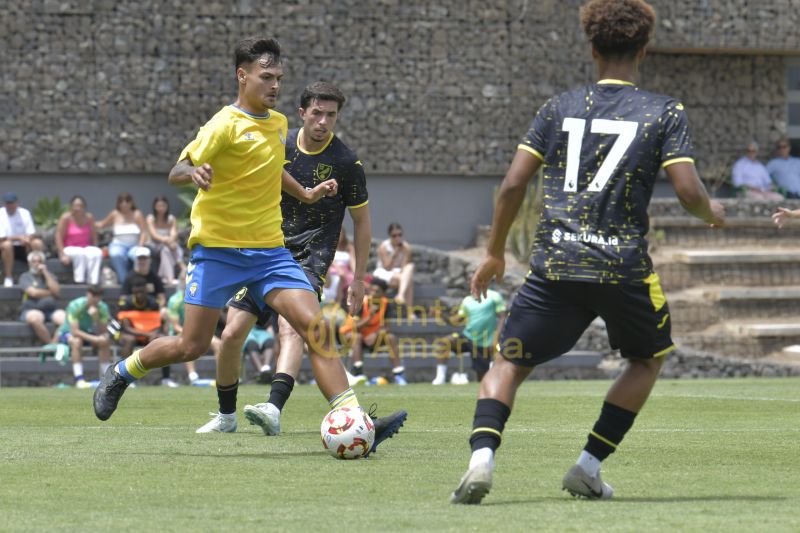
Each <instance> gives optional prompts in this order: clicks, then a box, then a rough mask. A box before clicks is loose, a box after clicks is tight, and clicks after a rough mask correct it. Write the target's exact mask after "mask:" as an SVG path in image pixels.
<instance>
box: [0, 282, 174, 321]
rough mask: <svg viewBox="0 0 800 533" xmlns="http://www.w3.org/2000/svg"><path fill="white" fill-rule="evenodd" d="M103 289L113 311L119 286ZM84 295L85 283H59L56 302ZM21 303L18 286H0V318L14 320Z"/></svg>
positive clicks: (104, 299) (63, 302) (168, 290)
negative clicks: (59, 291)
mask: <svg viewBox="0 0 800 533" xmlns="http://www.w3.org/2000/svg"><path fill="white" fill-rule="evenodd" d="M104 289H105V290H104V293H103V301H105V302H106V303H107V304H108V305H109V307H110V308H111V310H112V311H114V310H115V309H116V305H117V300H118V299H119V295H120V286H119V285H112V286H108V287H104ZM173 292H175V289H174V288H167V291H166V294H167V298H169V297H170V295H172V293H173ZM85 295H86V285H74V284H61V293H60V295H59V297H58V304H59V306H60V307H61V309H64V308H65V307H66V306H67V305H68V304H69V302H70V301H72V300H74V299H75V298H78V297H80V296H85ZM21 304H22V290H21V289H20V288H19V287H0V320H16V319H17V318H19V310H20V306H21Z"/></svg>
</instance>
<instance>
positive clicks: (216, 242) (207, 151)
mask: <svg viewBox="0 0 800 533" xmlns="http://www.w3.org/2000/svg"><path fill="white" fill-rule="evenodd" d="M287 129H288V121H287V120H286V116H284V115H282V114H281V113H278V112H277V111H273V110H271V111H269V112H268V113H267V114H265V115H254V114H252V113H248V112H247V111H244V110H242V109H240V108H238V107H236V106H233V105H229V106H225V107H223V108H222V109H221V110H220V111H218V112H217V114H216V115H214V116H213V117H212V118H211V120H209V121H208V122H207V123H206V124H205V125H204V126H203V127H202V128H200V131H199V132H198V133H197V137H195V139H194V140H193V141H192V142H190V143H189V145H188V146H186V148H184V149H183V151H182V152H181V155H180V157H179V158H178V161H182V160H184V159H189V160H190V161H191V162H192V164H193V165H195V166H200V165H202V164H204V163H208V164H209V165H211V168H212V169H213V171H214V176H213V178H212V180H211V189H210V190H208V191H204V190H202V189H198V190H197V196H195V199H194V203H193V204H192V214H191V222H192V231H191V234H190V235H189V248H191V247H192V246H194V245H195V244H201V245H203V246H206V247H209V248H276V247H279V246H283V232H282V231H281V222H282V217H281V174H282V171H283V162H284V158H285V154H286V146H285V145H286V134H287Z"/></svg>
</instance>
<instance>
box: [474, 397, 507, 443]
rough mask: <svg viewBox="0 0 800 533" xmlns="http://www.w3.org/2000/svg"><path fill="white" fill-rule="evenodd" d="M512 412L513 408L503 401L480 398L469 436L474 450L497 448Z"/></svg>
mask: <svg viewBox="0 0 800 533" xmlns="http://www.w3.org/2000/svg"><path fill="white" fill-rule="evenodd" d="M510 414H511V408H510V407H509V406H507V405H506V404H504V403H503V402H501V401H498V400H493V399H491V398H484V399H482V400H478V402H477V404H476V405H475V418H474V419H473V420H472V434H471V435H470V437H469V444H470V446H471V447H472V451H473V452H474V451H475V450H479V449H481V448H490V449H491V450H492V451H495V450H497V448H499V447H500V441H501V440H502V437H503V428H505V426H506V421H507V420H508V417H509V415H510Z"/></svg>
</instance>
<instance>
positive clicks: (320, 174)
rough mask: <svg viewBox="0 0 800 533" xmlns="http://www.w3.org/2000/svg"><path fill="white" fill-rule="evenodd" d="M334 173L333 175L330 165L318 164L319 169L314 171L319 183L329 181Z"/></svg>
mask: <svg viewBox="0 0 800 533" xmlns="http://www.w3.org/2000/svg"><path fill="white" fill-rule="evenodd" d="M332 173H333V167H332V166H330V165H326V164H325V163H319V164H317V168H316V169H314V174H316V176H317V178H318V179H319V181H325V180H327V179H330V177H331V174H332Z"/></svg>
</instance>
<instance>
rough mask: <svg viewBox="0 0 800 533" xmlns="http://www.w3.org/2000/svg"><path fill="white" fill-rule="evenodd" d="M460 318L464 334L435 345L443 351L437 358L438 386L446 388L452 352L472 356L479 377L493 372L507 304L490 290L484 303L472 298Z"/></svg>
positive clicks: (465, 302)
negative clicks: (444, 385)
mask: <svg viewBox="0 0 800 533" xmlns="http://www.w3.org/2000/svg"><path fill="white" fill-rule="evenodd" d="M457 317H458V318H460V319H461V320H459V321H460V322H461V323H462V324H465V327H464V330H463V331H462V332H461V333H460V334H458V333H454V334H453V335H452V336H450V337H445V338H442V339H439V340H437V341H436V342H435V343H434V345H435V346H436V347H437V348H439V350H438V353H437V355H436V358H437V364H436V377H435V378H434V379H433V382H432V383H433V384H434V385H443V384H445V383H446V378H447V359H448V358H449V357H450V352H451V351H452V352H455V353H456V355H458V356H459V357H460V356H462V355H464V354H469V355H471V356H472V369H473V370H474V371H475V374H476V375H477V377H478V381H479V382H480V381H481V380H483V376H484V375H486V372H488V371H489V366H490V364H491V362H492V361H493V360H494V350H495V346H496V345H497V342H498V334H499V332H500V330H501V329H502V324H503V321H504V320H505V317H506V302H505V300H504V299H503V296H502V295H501V294H500V293H499V292H497V291H495V290H491V289H490V290H488V291H487V292H486V296H484V297H483V298H481V301H478V300H476V299H475V297H474V296H472V295H468V296H466V297H465V298H464V299H463V300H462V301H461V305H460V306H459V307H458V313H457Z"/></svg>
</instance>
